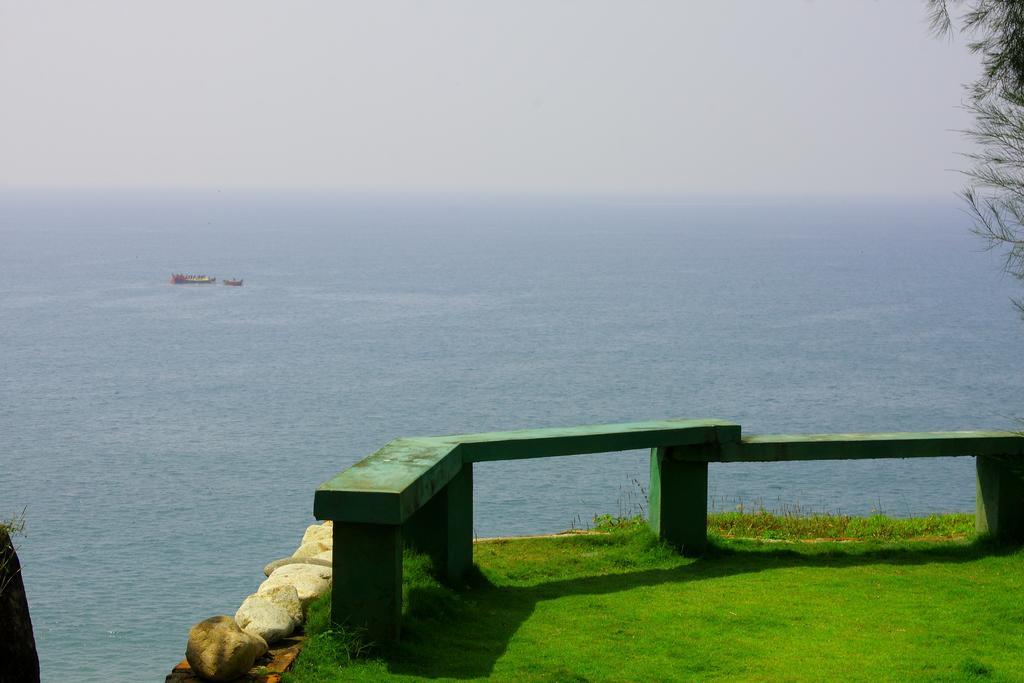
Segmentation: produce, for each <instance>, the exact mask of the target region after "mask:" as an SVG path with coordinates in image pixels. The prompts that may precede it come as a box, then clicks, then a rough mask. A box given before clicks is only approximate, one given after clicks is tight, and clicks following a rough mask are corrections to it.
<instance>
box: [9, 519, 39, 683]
mask: <svg viewBox="0 0 1024 683" xmlns="http://www.w3.org/2000/svg"><path fill="white" fill-rule="evenodd" d="M0 624H3V630H4V632H5V633H4V635H3V637H0V683H39V655H38V654H37V653H36V639H35V636H33V635H32V619H31V618H30V617H29V614H28V598H27V597H26V596H25V583H24V582H23V581H22V580H21V563H20V562H18V553H17V552H15V550H14V545H13V544H12V543H11V537H10V535H9V534H8V533H7V530H6V529H4V528H0Z"/></svg>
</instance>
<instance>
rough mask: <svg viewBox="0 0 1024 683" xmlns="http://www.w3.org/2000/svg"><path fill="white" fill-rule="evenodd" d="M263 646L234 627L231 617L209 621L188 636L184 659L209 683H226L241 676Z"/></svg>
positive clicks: (251, 636)
mask: <svg viewBox="0 0 1024 683" xmlns="http://www.w3.org/2000/svg"><path fill="white" fill-rule="evenodd" d="M266 651H267V643H266V641H265V640H263V639H262V638H260V637H259V636H257V635H253V634H251V633H247V632H245V631H243V630H242V629H240V628H239V627H238V624H236V623H235V620H234V619H232V618H231V617H225V616H220V617H210V618H209V619H206V620H205V621H200V622H199V623H198V624H196V625H195V626H193V627H192V630H191V631H189V632H188V646H187V648H186V649H185V659H187V660H188V664H189V666H190V667H192V671H193V672H195V673H196V674H198V675H199V676H200V677H201V678H205V679H207V680H210V681H230V680H234V679H235V678H238V677H239V676H242V675H243V674H245V673H246V672H247V671H248V670H249V669H251V668H252V665H253V664H255V663H256V659H257V658H258V657H261V656H263V654H264V653H265V652H266Z"/></svg>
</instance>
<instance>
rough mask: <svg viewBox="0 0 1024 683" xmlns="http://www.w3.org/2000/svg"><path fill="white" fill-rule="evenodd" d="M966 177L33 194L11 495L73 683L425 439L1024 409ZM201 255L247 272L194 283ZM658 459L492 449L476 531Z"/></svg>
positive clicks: (739, 487)
mask: <svg viewBox="0 0 1024 683" xmlns="http://www.w3.org/2000/svg"><path fill="white" fill-rule="evenodd" d="M968 225H969V224H968V220H967V218H966V217H965V216H964V215H963V214H962V213H961V212H960V210H959V208H958V207H957V205H956V204H955V203H954V202H950V203H948V204H942V203H939V204H935V203H932V204H923V203H910V202H905V203H900V202H887V203H882V204H870V203H833V204H828V203H820V202H819V203H814V204H803V205H796V204H793V205H786V204H779V203H775V204H772V203H761V204H758V203H731V204H714V203H683V202H661V203H659V202H642V201H637V202H630V203H626V202H620V203H614V202H600V201H583V200H578V201H568V200H566V201H553V200H551V201H526V200H522V201H512V200H503V201H498V200H467V199H410V198H405V199H397V198H390V199H389V198H329V197H323V196H314V195H303V196H287V195H272V194H270V195H267V194H264V195H255V194H248V195H243V194H229V193H192V194H176V195H163V196H161V195H157V194H149V195H145V194H139V193H134V194H123V195H116V194H106V195H99V194H94V195H89V194H73V193H64V194H50V195H48V194H43V193H36V194H27V195H26V194H22V195H12V194H6V195H0V516H7V515H9V514H10V513H14V512H17V511H20V510H21V509H22V508H23V507H25V506H27V521H28V528H27V535H26V536H25V537H24V538H23V539H22V540H21V548H20V553H21V557H22V561H23V564H24V571H25V579H26V582H27V588H28V594H29V599H30V603H31V609H32V617H33V621H34V624H35V628H36V638H37V643H38V647H39V651H40V655H41V660H42V669H43V675H44V679H45V680H48V681H64V680H72V679H73V680H77V681H101V680H102V681H110V680H117V681H122V680H123V681H143V680H162V676H163V675H164V674H165V673H166V672H167V671H168V670H169V669H170V667H171V666H172V665H173V664H174V663H175V662H176V661H178V660H179V659H180V658H181V657H182V655H183V652H184V646H185V638H186V634H187V631H188V629H189V627H190V626H191V625H192V624H193V623H195V622H196V621H199V620H200V619H203V618H206V617H208V616H211V615H214V614H221V613H225V614H233V613H234V610H235V609H236V608H237V606H238V605H239V604H240V602H241V601H242V599H244V598H245V596H246V595H247V594H248V593H250V592H252V591H253V590H255V588H256V587H257V585H258V584H259V581H260V579H261V578H262V574H261V568H262V567H263V565H264V564H265V563H266V562H267V561H269V560H271V559H275V558H277V557H281V556H284V555H287V554H290V553H291V552H292V550H293V549H294V546H295V545H296V543H297V541H298V540H299V538H300V536H301V533H302V531H303V529H304V528H305V526H306V525H307V524H310V523H312V521H313V520H312V516H311V509H312V494H313V490H314V488H315V487H316V485H317V484H319V483H320V482H322V481H324V480H325V479H327V478H329V477H330V476H331V475H333V474H334V473H336V472H337V471H339V470H341V469H343V468H345V467H346V466H348V465H350V464H352V463H353V462H355V461H357V460H358V459H360V458H362V457H363V456H365V455H367V454H369V453H370V452H372V451H373V450H375V449H376V448H377V447H379V446H381V445H382V444H383V443H385V442H386V441H388V440H389V439H391V438H393V437H395V436H400V435H416V434H444V433H454V432H467V431H483V430H493V429H514V428H526V427H540V426H557V425H575V424H587V423H600V422H614V421H628V420H646V419H658V418H672V417H693V418H701V417H714V418H722V419H731V420H735V421H737V422H740V423H741V424H742V425H743V427H744V430H745V432H747V433H759V432H761V433H763V432H814V431H881V430H954V429H972V428H986V429H987V428H992V429H1005V428H1012V427H1014V426H1015V423H1014V420H1013V416H1016V415H1022V414H1024V376H1022V375H1021V373H1020V372H1019V371H1018V365H1019V357H1020V355H1019V353H1020V348H1021V345H1020V344H1021V339H1022V335H1024V323H1022V322H1021V321H1020V320H1019V319H1018V317H1017V316H1016V314H1015V313H1014V311H1013V309H1012V308H1011V306H1010V304H1009V297H1010V296H1011V295H1012V294H1014V292H1015V286H1014V283H1013V282H1012V281H1011V280H1010V279H1008V278H1006V277H1005V276H1003V275H1001V274H1000V272H999V267H998V266H999V263H998V259H997V258H996V257H995V256H994V255H992V254H987V253H983V252H981V250H980V246H981V245H980V244H979V242H978V241H977V240H976V239H975V238H972V237H971V236H970V235H968V234H967V228H968ZM172 271H187V272H201V273H208V274H212V275H215V276H217V277H220V278H223V277H244V278H245V286H244V287H243V288H240V289H238V288H229V287H223V286H220V285H217V286H210V287H201V286H193V287H180V286H179V287H174V286H171V285H169V284H167V277H168V275H169V274H170V273H171V272H172ZM646 477H647V460H646V454H644V453H623V454H611V455H604V456H577V457H570V458H556V459H549V460H540V461H519V462H514V463H491V464H483V465H478V470H477V476H476V509H475V514H476V520H475V526H476V533H477V534H478V535H480V536H489V535H505V534H524V533H538V532H551V531H558V530H561V529H565V528H568V527H570V526H572V525H573V524H576V525H580V524H586V522H587V521H588V520H589V519H590V518H592V516H593V515H594V514H596V513H606V512H610V513H618V512H623V511H626V512H629V511H631V510H632V509H633V506H634V505H635V503H637V502H639V501H641V500H642V498H640V497H639V494H638V490H637V484H636V483H634V480H636V481H639V482H645V480H646ZM711 492H712V494H713V501H712V504H713V505H714V506H716V507H718V508H732V507H733V506H735V505H736V504H738V503H739V502H740V501H743V502H745V503H746V504H751V503H757V502H758V501H760V502H763V503H764V504H765V505H766V506H768V507H777V506H779V505H794V504H799V505H801V506H802V507H804V508H805V509H816V510H817V509H828V510H841V511H843V512H852V513H867V512H870V511H871V510H873V509H881V510H884V511H885V512H887V513H890V514H896V515H919V514H925V513H930V512H935V511H955V510H963V511H967V510H972V509H973V505H974V484H973V463H972V461H971V460H970V459H947V460H917V461H874V462H850V463H841V462H839V463H801V464H768V465H764V464H762V465H720V466H714V465H713V466H712V468H711Z"/></svg>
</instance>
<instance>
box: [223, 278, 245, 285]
mask: <svg viewBox="0 0 1024 683" xmlns="http://www.w3.org/2000/svg"><path fill="white" fill-rule="evenodd" d="M222 282H223V283H224V284H226V285H227V286H229V287H241V286H242V279H241V278H239V279H237V280H222Z"/></svg>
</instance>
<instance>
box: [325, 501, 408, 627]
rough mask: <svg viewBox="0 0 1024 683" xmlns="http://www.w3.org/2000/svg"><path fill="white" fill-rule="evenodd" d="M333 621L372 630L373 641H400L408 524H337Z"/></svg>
mask: <svg viewBox="0 0 1024 683" xmlns="http://www.w3.org/2000/svg"><path fill="white" fill-rule="evenodd" d="M332 558H333V560H332V561H333V565H334V580H333V584H334V585H333V588H332V591H331V621H332V622H333V623H334V624H336V625H339V626H352V627H356V628H365V629H366V638H367V640H369V641H378V642H379V641H382V640H398V634H399V627H400V624H401V620H402V529H401V527H400V526H399V525H397V524H357V523H352V522H337V521H336V522H335V523H334V551H333V554H332Z"/></svg>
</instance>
